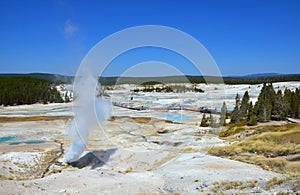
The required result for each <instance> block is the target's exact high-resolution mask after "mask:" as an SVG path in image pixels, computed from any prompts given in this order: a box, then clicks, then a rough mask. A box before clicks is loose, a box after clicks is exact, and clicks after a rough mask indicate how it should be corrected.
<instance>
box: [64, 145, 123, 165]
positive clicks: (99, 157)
mask: <svg viewBox="0 0 300 195" xmlns="http://www.w3.org/2000/svg"><path fill="white" fill-rule="evenodd" d="M116 150H117V148H111V149H108V150H96V151H91V152H88V153H86V154H85V155H84V156H82V157H81V158H80V159H79V160H77V161H74V162H70V163H69V165H71V166H73V167H77V168H79V169H82V168H85V167H91V169H95V168H98V167H101V166H103V165H104V164H105V163H107V162H108V160H109V158H110V156H111V155H112V154H113V153H115V152H116Z"/></svg>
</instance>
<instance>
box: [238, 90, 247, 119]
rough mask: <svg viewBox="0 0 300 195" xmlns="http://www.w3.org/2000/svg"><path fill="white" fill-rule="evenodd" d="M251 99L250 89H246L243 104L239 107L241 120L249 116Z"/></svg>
mask: <svg viewBox="0 0 300 195" xmlns="http://www.w3.org/2000/svg"><path fill="white" fill-rule="evenodd" d="M249 101H250V98H249V94H248V91H245V93H244V95H243V98H242V102H241V106H240V109H239V116H240V118H241V120H244V119H246V118H247V112H248V109H249Z"/></svg>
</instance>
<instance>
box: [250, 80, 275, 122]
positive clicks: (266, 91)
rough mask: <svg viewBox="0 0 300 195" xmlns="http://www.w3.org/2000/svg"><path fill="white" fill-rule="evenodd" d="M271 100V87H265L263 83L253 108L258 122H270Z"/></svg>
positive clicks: (272, 92) (272, 91)
mask: <svg viewBox="0 0 300 195" xmlns="http://www.w3.org/2000/svg"><path fill="white" fill-rule="evenodd" d="M272 98H274V89H273V85H267V84H266V83H264V85H263V87H262V89H261V91H260V94H259V95H258V98H257V102H256V103H255V106H254V109H255V114H256V116H257V120H258V121H259V122H267V121H269V120H271V111H272V104H273V100H272Z"/></svg>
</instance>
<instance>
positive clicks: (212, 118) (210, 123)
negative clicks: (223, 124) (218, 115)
mask: <svg viewBox="0 0 300 195" xmlns="http://www.w3.org/2000/svg"><path fill="white" fill-rule="evenodd" d="M209 126H210V127H218V124H217V123H216V119H215V118H214V116H213V115H212V114H210V115H209Z"/></svg>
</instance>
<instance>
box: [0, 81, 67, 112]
mask: <svg viewBox="0 0 300 195" xmlns="http://www.w3.org/2000/svg"><path fill="white" fill-rule="evenodd" d="M54 102H56V103H61V102H63V99H62V97H61V95H60V93H59V91H58V90H57V89H56V87H55V85H54V84H53V83H52V82H51V81H49V80H45V79H38V78H31V77H0V105H4V106H8V105H9V106H13V105H22V104H34V103H54Z"/></svg>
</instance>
